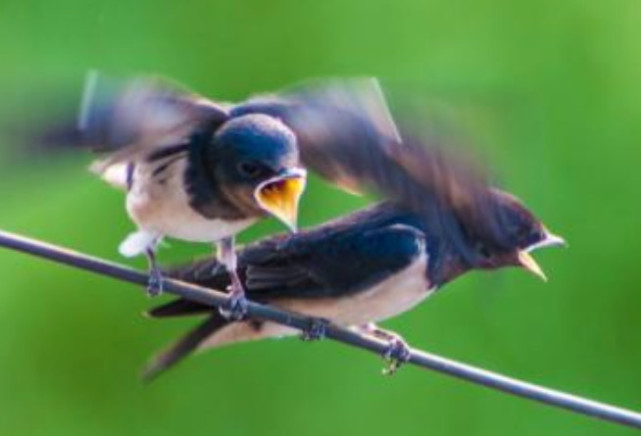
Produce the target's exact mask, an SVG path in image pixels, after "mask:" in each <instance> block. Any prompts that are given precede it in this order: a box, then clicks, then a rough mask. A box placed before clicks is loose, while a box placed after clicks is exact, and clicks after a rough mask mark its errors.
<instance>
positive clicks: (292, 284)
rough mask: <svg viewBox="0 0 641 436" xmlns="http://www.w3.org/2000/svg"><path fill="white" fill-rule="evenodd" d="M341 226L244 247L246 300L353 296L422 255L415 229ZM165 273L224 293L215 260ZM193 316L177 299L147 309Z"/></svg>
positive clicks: (374, 223)
mask: <svg viewBox="0 0 641 436" xmlns="http://www.w3.org/2000/svg"><path fill="white" fill-rule="evenodd" d="M343 224H344V223H343V222H341V221H340V220H339V221H334V222H332V223H329V224H326V225H324V226H321V227H319V228H317V229H315V230H313V231H307V232H300V233H297V234H293V235H286V236H277V237H272V238H268V239H264V240H262V241H259V242H257V243H255V244H252V245H249V246H248V247H246V248H245V249H243V250H242V251H241V252H240V253H239V258H238V261H239V263H238V271H239V274H240V277H241V280H243V283H244V285H245V289H246V292H247V297H248V298H249V299H251V300H255V301H260V302H269V301H274V300H277V299H281V298H300V299H313V298H321V297H332V296H334V297H338V296H344V295H349V294H353V293H358V292H359V291H362V290H365V289H367V288H368V287H369V286H370V285H372V284H373V283H377V282H378V281H381V280H383V279H385V278H387V277H389V276H390V275H391V274H393V273H395V272H397V271H400V270H402V269H403V268H405V267H407V266H408V265H409V264H411V262H412V261H413V260H414V259H416V258H417V257H418V256H419V255H420V254H421V247H422V245H421V244H422V243H421V239H422V237H423V235H422V233H421V232H420V231H419V230H417V229H416V228H414V227H411V226H407V225H398V224H396V223H393V222H381V221H379V220H377V219H375V218H373V219H371V220H367V219H364V220H362V221H360V220H359V221H357V222H354V221H351V220H350V222H349V225H343ZM345 224H347V223H345ZM168 275H169V276H171V277H174V278H177V279H179V280H183V281H187V282H191V283H195V284H199V285H202V286H207V287H213V288H216V289H225V287H226V286H227V284H228V283H229V279H228V277H227V273H226V271H225V270H224V268H218V263H217V261H216V260H214V259H207V260H205V261H199V262H196V263H192V264H189V265H185V266H182V267H178V268H176V269H174V270H171V271H169V272H168ZM201 308H202V311H203V312H205V311H207V309H206V308H204V307H202V306H201ZM209 310H211V309H209ZM198 312H199V310H198V305H197V304H194V303H189V302H185V301H183V300H177V302H173V303H169V305H164V306H160V307H158V308H155V309H152V310H151V311H150V315H151V316H154V317H171V316H179V315H183V314H193V313H198Z"/></svg>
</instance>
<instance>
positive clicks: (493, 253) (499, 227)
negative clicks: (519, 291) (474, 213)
mask: <svg viewBox="0 0 641 436" xmlns="http://www.w3.org/2000/svg"><path fill="white" fill-rule="evenodd" d="M489 201H490V202H491V204H492V208H493V213H492V214H491V215H488V216H487V217H486V218H485V219H484V221H487V220H489V219H491V221H492V222H491V223H487V222H485V223H484V224H483V230H481V231H478V229H466V228H464V227H465V226H463V232H464V233H466V234H467V237H465V239H464V242H463V249H464V250H465V251H466V253H465V254H463V253H461V249H460V248H458V247H457V246H456V245H455V244H448V243H446V242H445V241H441V240H437V241H434V243H433V244H432V247H433V248H434V249H435V251H436V252H437V253H435V255H436V258H435V259H434V260H435V262H434V263H433V265H432V268H431V274H432V276H433V277H434V279H435V281H436V282H437V284H439V285H440V284H443V283H445V282H448V281H451V280H452V279H454V278H455V277H457V276H459V275H461V274H463V273H464V272H466V271H468V270H470V269H489V270H491V269H498V268H503V267H507V266H517V267H521V268H524V269H526V270H528V271H529V272H532V273H534V274H535V275H537V276H539V277H540V278H542V279H544V280H545V274H544V273H543V270H542V269H541V267H540V266H539V265H538V263H537V262H536V261H535V260H534V258H533V257H532V255H531V254H530V253H531V252H532V251H533V250H536V249H538V248H542V247H548V246H556V245H565V241H564V240H563V239H562V238H560V237H558V236H556V235H554V234H553V233H551V232H550V231H549V230H548V229H547V228H546V227H545V226H544V225H543V223H542V222H541V221H540V220H539V219H538V218H537V217H536V216H535V215H534V214H533V213H532V211H530V210H529V209H528V208H527V207H526V206H525V205H524V204H523V203H522V202H521V201H520V200H519V199H518V198H516V197H514V196H513V195H511V194H508V193H506V192H503V191H500V190H497V189H491V190H490V191H489ZM467 223H468V225H470V224H471V223H473V221H469V220H468V221H467ZM489 225H491V226H492V231H488V229H489ZM427 234H428V235H429V234H430V232H429V231H428V232H427ZM444 242H445V243H444Z"/></svg>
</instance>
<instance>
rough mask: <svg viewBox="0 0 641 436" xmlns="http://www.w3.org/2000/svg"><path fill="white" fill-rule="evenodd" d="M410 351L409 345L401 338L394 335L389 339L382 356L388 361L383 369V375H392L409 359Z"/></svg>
mask: <svg viewBox="0 0 641 436" xmlns="http://www.w3.org/2000/svg"><path fill="white" fill-rule="evenodd" d="M411 356H412V352H411V350H410V347H409V345H408V344H407V342H405V341H404V340H403V339H402V338H400V337H396V338H392V339H390V340H389V343H388V346H387V349H386V350H385V352H384V353H383V358H384V359H385V360H386V361H387V362H388V364H387V367H386V368H384V369H383V374H384V375H394V374H395V373H396V371H397V370H398V369H399V368H400V367H401V365H403V364H404V363H406V362H408V361H409V360H410V357H411Z"/></svg>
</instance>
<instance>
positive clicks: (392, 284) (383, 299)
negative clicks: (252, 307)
mask: <svg viewBox="0 0 641 436" xmlns="http://www.w3.org/2000/svg"><path fill="white" fill-rule="evenodd" d="M425 268H426V256H421V257H419V258H418V259H417V260H416V261H414V262H413V263H412V265H410V266H409V267H407V268H405V269H404V270H402V271H401V272H399V273H397V274H395V275H394V276H392V277H390V278H387V279H385V280H383V281H382V282H379V283H378V284H376V285H374V286H371V287H370V288H369V289H367V290H364V291H361V292H358V293H355V294H352V295H349V296H345V297H342V298H321V299H315V300H284V301H282V302H281V301H278V302H274V304H275V305H277V306H280V307H283V308H286V309H289V310H293V311H296V312H301V313H304V314H307V315H311V316H315V317H322V318H327V319H329V320H331V321H332V322H334V323H336V324H340V325H343V326H361V325H364V324H367V323H371V322H378V321H382V320H384V319H387V318H391V317H393V316H395V315H398V314H400V313H403V312H405V311H407V310H409V309H411V308H413V307H414V306H416V305H417V304H418V303H420V302H421V301H423V300H424V299H425V298H426V297H427V296H428V295H430V294H431V293H432V290H433V289H430V285H429V283H428V282H427V280H426V278H425Z"/></svg>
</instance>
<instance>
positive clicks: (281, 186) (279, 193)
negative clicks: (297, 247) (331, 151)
mask: <svg viewBox="0 0 641 436" xmlns="http://www.w3.org/2000/svg"><path fill="white" fill-rule="evenodd" d="M306 180H307V171H305V170H304V169H302V168H294V169H290V170H287V171H286V172H283V173H282V174H280V175H278V176H276V177H273V178H271V179H269V180H267V181H265V182H263V183H261V184H260V185H259V186H258V188H256V191H255V192H254V197H255V198H256V201H257V202H258V204H259V206H260V207H261V208H262V209H263V210H264V211H266V212H268V213H270V214H271V215H273V216H275V217H276V218H278V219H279V220H280V221H281V222H283V223H284V224H285V225H286V226H287V227H288V228H289V229H290V230H291V231H292V232H295V231H296V228H297V221H298V202H299V200H300V197H301V195H302V194H303V191H304V190H305V183H306Z"/></svg>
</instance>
